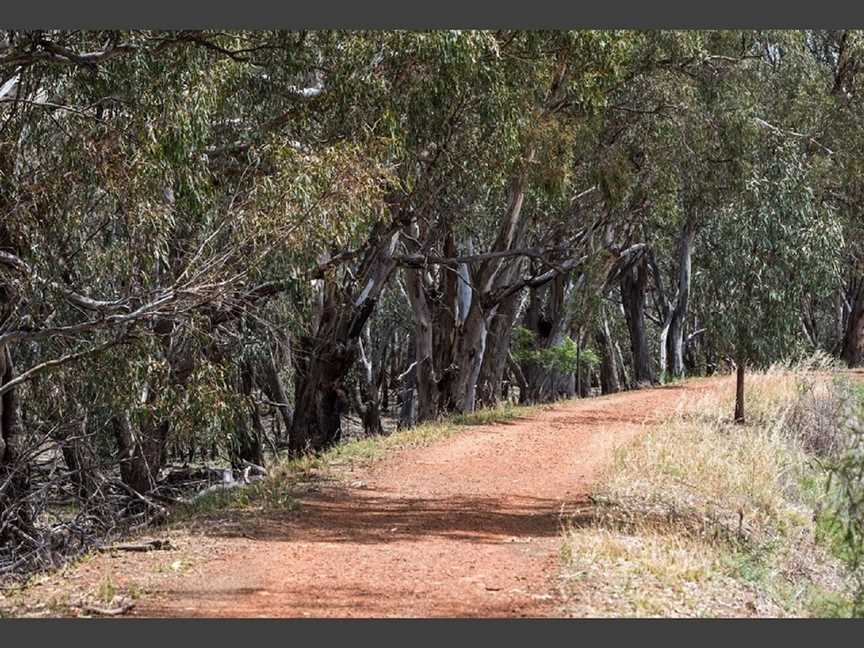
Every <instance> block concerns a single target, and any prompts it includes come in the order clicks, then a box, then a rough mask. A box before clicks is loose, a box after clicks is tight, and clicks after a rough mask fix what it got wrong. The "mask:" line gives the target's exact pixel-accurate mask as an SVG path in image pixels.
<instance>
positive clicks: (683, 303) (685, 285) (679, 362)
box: [668, 221, 696, 378]
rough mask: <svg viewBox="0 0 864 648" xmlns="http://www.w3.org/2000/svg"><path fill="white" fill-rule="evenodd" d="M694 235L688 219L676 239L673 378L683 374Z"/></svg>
mask: <svg viewBox="0 0 864 648" xmlns="http://www.w3.org/2000/svg"><path fill="white" fill-rule="evenodd" d="M695 237H696V228H695V226H694V225H693V224H692V222H691V221H688V222H687V224H686V225H685V226H684V229H683V231H682V232H681V237H680V238H679V240H678V277H677V284H678V299H677V300H676V303H675V308H674V309H673V310H672V320H671V322H670V324H669V337H668V345H669V368H670V369H671V373H672V376H674V377H675V378H681V377H682V376H683V375H684V323H685V321H686V319H687V307H688V305H689V301H690V275H691V273H692V263H691V258H692V256H693V241H694V239H695Z"/></svg>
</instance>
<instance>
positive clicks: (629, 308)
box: [621, 256, 655, 387]
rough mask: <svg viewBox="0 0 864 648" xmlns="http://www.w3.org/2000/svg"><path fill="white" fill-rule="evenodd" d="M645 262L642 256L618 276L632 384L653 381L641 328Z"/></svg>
mask: <svg viewBox="0 0 864 648" xmlns="http://www.w3.org/2000/svg"><path fill="white" fill-rule="evenodd" d="M647 269H648V264H647V260H646V258H645V257H644V256H643V257H642V258H641V259H640V260H639V261H637V262H636V263H634V264H633V266H632V267H630V268H628V269H627V271H626V272H624V273H623V276H622V278H621V301H622V304H623V306H624V314H625V318H626V320H627V329H628V330H629V332H630V351H631V353H632V355H633V382H634V386H635V387H642V386H645V385H651V384H653V383H654V382H655V379H654V375H653V373H652V371H651V359H650V356H649V353H648V338H647V334H646V330H645V287H646V283H647V280H648V271H647Z"/></svg>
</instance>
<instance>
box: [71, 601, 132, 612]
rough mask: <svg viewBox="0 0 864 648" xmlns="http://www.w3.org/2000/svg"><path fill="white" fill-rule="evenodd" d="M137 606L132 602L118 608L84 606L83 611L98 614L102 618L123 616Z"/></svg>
mask: <svg viewBox="0 0 864 648" xmlns="http://www.w3.org/2000/svg"><path fill="white" fill-rule="evenodd" d="M134 607H135V604H134V603H133V602H132V601H126V602H124V603H122V604H121V605H118V606H117V607H111V608H104V607H99V606H96V605H84V606H82V608H81V610H82V611H83V612H85V613H87V614H98V615H100V616H121V615H123V614H126V613H127V612H129V611H130V610H131V609H132V608H134Z"/></svg>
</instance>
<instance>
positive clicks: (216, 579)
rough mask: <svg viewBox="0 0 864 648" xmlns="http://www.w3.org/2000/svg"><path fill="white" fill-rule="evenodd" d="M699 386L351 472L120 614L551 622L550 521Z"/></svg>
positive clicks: (549, 418)
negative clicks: (344, 481)
mask: <svg viewBox="0 0 864 648" xmlns="http://www.w3.org/2000/svg"><path fill="white" fill-rule="evenodd" d="M709 384H710V386H711V388H716V387H718V386H720V385H722V384H725V381H718V380H713V381H701V380H693V381H688V382H687V383H685V384H680V385H672V386H666V387H662V388H658V389H651V390H643V391H635V392H627V393H624V394H618V395H614V396H608V397H602V398H593V399H586V400H582V401H577V402H569V403H566V404H561V405H557V406H554V407H552V408H549V409H546V410H541V411H538V412H537V413H536V414H533V415H531V416H530V417H526V418H523V419H518V420H515V421H512V422H509V423H504V424H498V425H492V426H483V427H473V428H465V430H464V431H461V432H459V433H458V434H456V435H454V436H453V437H451V438H449V439H447V440H445V441H441V442H438V443H436V444H433V445H431V446H428V447H424V448H413V449H408V450H403V451H398V452H396V453H394V454H391V455H388V456H387V457H385V458H384V459H383V460H380V461H378V462H376V463H374V464H373V465H372V466H371V467H368V468H364V469H362V470H359V471H356V472H355V473H354V474H353V475H352V476H351V479H352V480H353V481H352V482H351V483H352V484H353V485H354V487H346V486H340V487H324V488H322V489H321V491H320V492H317V493H311V494H308V495H306V496H304V497H303V499H302V505H301V506H300V507H299V509H298V510H296V511H293V512H290V513H281V514H276V513H265V514H260V515H258V516H257V517H256V518H255V519H249V520H246V521H245V522H244V523H243V524H242V525H238V527H237V528H236V529H233V530H230V531H224V532H222V533H221V534H220V535H219V537H218V538H213V537H212V536H211V539H214V540H216V542H217V544H218V545H219V546H218V549H219V550H218V551H217V552H216V557H215V558H212V559H210V560H209V561H207V562H206V563H204V564H203V566H202V567H201V569H196V570H194V573H189V574H185V575H183V577H182V578H180V577H178V578H176V579H171V580H170V582H166V583H165V584H164V587H162V588H160V591H158V592H157V593H155V594H154V595H152V596H149V597H145V599H144V600H142V601H139V603H138V605H137V606H136V609H135V611H134V612H133V615H134V616H170V617H525V616H528V617H544V616H555V615H556V614H557V610H558V594H557V587H556V579H555V576H556V574H557V572H558V562H559V557H558V551H559V548H560V545H561V537H560V532H561V512H562V510H563V509H566V508H568V507H569V506H571V505H573V504H574V503H577V502H579V501H580V500H581V499H582V498H584V495H585V494H586V492H587V488H588V486H589V485H590V483H591V481H592V479H593V478H594V477H595V476H596V474H597V472H598V470H600V469H602V468H603V467H604V466H605V465H607V463H608V461H609V460H610V458H611V455H612V451H613V450H614V448H616V447H618V446H620V445H621V444H623V443H625V442H627V441H628V440H630V439H632V438H633V437H634V436H635V435H637V434H638V433H639V431H640V430H641V429H643V425H644V424H650V423H652V422H656V421H658V420H659V419H661V418H662V417H664V416H667V415H669V414H671V413H672V412H673V411H674V410H675V408H676V407H679V406H682V405H683V404H684V403H685V402H686V401H688V400H692V397H693V396H694V395H696V394H698V393H699V392H702V391H705V390H706V389H707V388H708V387H709Z"/></svg>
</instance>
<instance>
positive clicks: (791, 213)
mask: <svg viewBox="0 0 864 648" xmlns="http://www.w3.org/2000/svg"><path fill="white" fill-rule="evenodd" d="M799 148H800V147H799V146H798V145H797V142H793V143H791V144H790V143H789V142H787V141H783V140H782V139H779V138H770V139H769V140H768V141H764V142H762V145H761V146H760V148H759V151H758V157H757V158H756V159H755V160H754V165H753V167H752V175H751V176H750V177H749V178H748V179H747V181H746V184H745V187H744V190H743V191H742V193H741V194H740V195H739V196H736V197H735V199H734V200H730V202H729V204H728V205H727V206H726V208H725V209H723V210H722V211H721V212H720V213H719V214H717V216H716V218H714V219H712V221H711V222H710V225H709V226H708V230H707V236H706V240H705V254H704V255H703V258H702V263H703V264H704V265H703V267H704V268H705V275H704V280H705V282H706V285H705V292H704V293H703V294H704V296H705V299H706V300H708V301H709V304H710V315H709V316H710V323H709V326H710V327H711V328H710V330H711V340H712V343H713V344H715V345H717V346H718V348H720V349H722V351H721V352H725V353H726V354H728V356H729V357H731V358H732V359H733V360H734V362H735V365H736V368H737V383H736V401H735V420H736V421H738V422H744V420H745V407H744V376H745V371H746V367H747V365H748V364H755V365H757V366H764V365H766V364H768V363H770V362H772V361H774V360H777V359H780V358H783V357H788V356H789V355H790V354H793V353H794V352H795V351H796V350H798V349H799V348H800V344H801V335H800V330H801V329H800V319H799V318H800V309H801V304H802V303H803V300H804V298H805V297H806V296H807V295H810V294H814V293H815V294H820V293H821V294H825V293H830V291H831V289H832V281H833V279H834V277H835V276H836V274H835V273H836V271H837V266H838V261H839V259H838V250H840V249H842V244H843V232H842V228H841V227H840V223H839V221H838V219H837V217H836V215H835V214H834V212H833V211H832V210H831V208H830V207H829V206H827V205H825V204H824V203H823V202H821V201H819V200H818V199H817V197H816V196H815V195H814V192H813V189H812V187H811V178H810V177H809V173H808V172H809V171H810V169H809V168H808V166H807V164H806V162H805V160H804V159H803V156H802V155H801V153H800V150H799Z"/></svg>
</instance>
